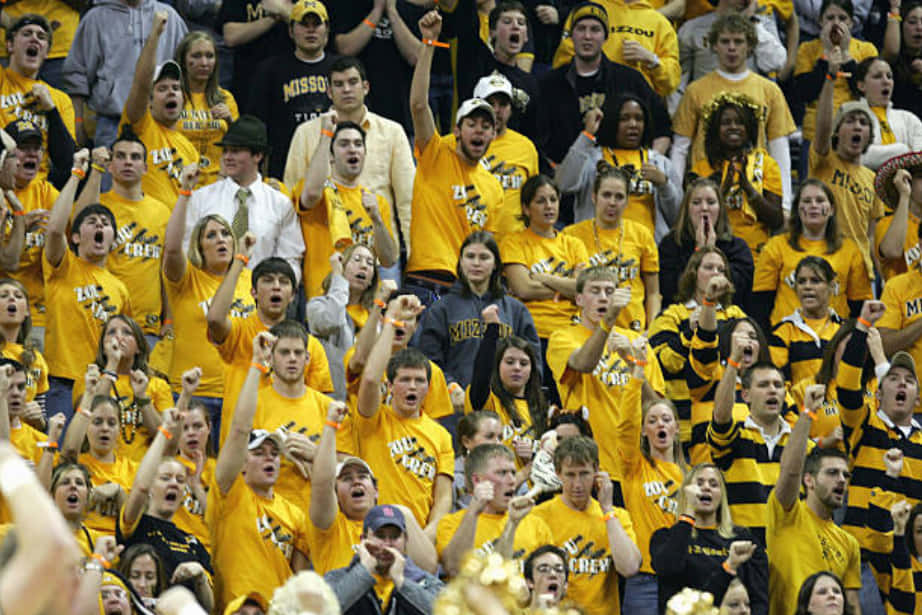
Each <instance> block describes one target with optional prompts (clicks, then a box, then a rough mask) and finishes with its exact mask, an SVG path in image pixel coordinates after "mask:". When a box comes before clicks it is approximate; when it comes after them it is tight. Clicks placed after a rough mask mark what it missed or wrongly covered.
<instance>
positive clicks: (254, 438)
mask: <svg viewBox="0 0 922 615" xmlns="http://www.w3.org/2000/svg"><path fill="white" fill-rule="evenodd" d="M266 440H269V441H271V442H275V445H276V446H277V447H279V448H282V444H283V442H282V436H280V435H279V434H278V433H276V432H274V431H266V430H265V429H254V430H253V431H251V432H250V441H249V443H248V444H247V450H248V451H253V450H256V449H257V448H259V447H260V446H262V443H263V442H265V441H266Z"/></svg>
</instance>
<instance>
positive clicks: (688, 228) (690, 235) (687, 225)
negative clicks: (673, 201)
mask: <svg viewBox="0 0 922 615" xmlns="http://www.w3.org/2000/svg"><path fill="white" fill-rule="evenodd" d="M702 188H710V189H711V190H713V191H714V194H715V195H717V204H718V211H717V222H716V224H714V232H715V233H716V234H717V239H719V240H721V241H730V240H732V239H733V232H732V231H731V230H730V220H729V218H727V206H726V204H725V203H724V197H723V195H722V194H721V193H720V186H718V185H717V182H715V181H714V180H713V179H710V178H708V177H696V178H695V179H693V180H691V181H690V182H688V186H686V188H685V197H684V198H682V205H681V206H680V207H679V216H678V218H676V221H675V226H674V227H673V229H672V230H673V234H674V235H675V243H676V245H677V246H679V247H680V248H681V247H682V244H683V243H684V242H686V241H688V242H691V243H692V244H694V243H695V227H694V226H692V221H691V216H690V215H689V213H688V209H689V207H691V200H692V195H694V193H695V191H696V190H701V189H702Z"/></svg>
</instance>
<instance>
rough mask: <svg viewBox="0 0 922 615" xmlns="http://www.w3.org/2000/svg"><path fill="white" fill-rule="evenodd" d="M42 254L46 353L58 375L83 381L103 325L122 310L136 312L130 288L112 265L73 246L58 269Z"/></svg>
mask: <svg viewBox="0 0 922 615" xmlns="http://www.w3.org/2000/svg"><path fill="white" fill-rule="evenodd" d="M44 254H45V253H44V252H42V255H43V256H42V270H43V273H44V275H45V300H46V303H47V305H48V320H47V322H48V325H47V330H46V331H45V355H46V356H47V358H48V365H49V367H50V368H51V369H52V370H54V372H53V373H51V375H52V376H57V377H59V378H70V379H71V380H82V379H83V375H84V374H85V373H86V366H87V364H88V363H90V362H91V361H92V360H93V359H94V357H96V350H97V346H98V342H99V336H100V335H102V329H103V326H104V325H105V324H106V321H107V320H109V318H110V317H112V316H115V315H116V314H127V315H129V316H130V315H131V314H132V308H131V301H130V299H129V295H128V289H127V288H125V285H124V284H123V283H122V282H121V280H119V279H118V278H116V277H115V276H114V275H112V273H110V272H109V270H107V269H103V268H102V267H97V266H96V265H94V264H93V263H91V262H89V261H86V260H83V259H82V258H79V257H78V256H77V255H76V254H74V252H72V251H71V250H70V248H67V249H65V250H64V256H63V257H62V258H61V262H60V263H59V264H58V266H57V267H55V266H54V265H52V264H51V263H50V262H48V259H47V258H46V257H45V256H44Z"/></svg>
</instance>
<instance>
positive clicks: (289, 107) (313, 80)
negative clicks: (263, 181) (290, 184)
mask: <svg viewBox="0 0 922 615" xmlns="http://www.w3.org/2000/svg"><path fill="white" fill-rule="evenodd" d="M336 57H337V56H331V55H330V54H326V55H324V57H323V59H322V60H318V61H316V62H305V61H304V60H299V59H298V58H296V57H295V55H294V54H293V53H290V54H287V55H284V56H276V57H272V58H269V59H268V60H265V61H263V63H262V64H260V65H259V67H258V68H257V72H256V75H255V76H254V78H253V87H252V93H251V96H250V106H249V113H252V114H253V115H255V116H256V117H258V118H259V119H261V120H262V121H263V122H265V124H266V128H267V129H268V131H269V143H271V144H272V151H271V152H270V153H269V176H270V177H276V178H281V177H282V176H283V175H284V173H285V161H286V160H287V159H288V147H289V145H290V144H291V137H292V135H293V134H294V133H295V129H296V128H297V127H298V125H299V124H301V123H302V122H306V121H308V120H310V119H313V118H315V117H317V116H318V115H320V114H321V113H323V112H324V111H326V110H327V109H329V108H330V103H331V101H330V97H329V96H328V95H327V75H328V74H329V72H330V65H331V64H332V63H333V61H334V60H335V59H336Z"/></svg>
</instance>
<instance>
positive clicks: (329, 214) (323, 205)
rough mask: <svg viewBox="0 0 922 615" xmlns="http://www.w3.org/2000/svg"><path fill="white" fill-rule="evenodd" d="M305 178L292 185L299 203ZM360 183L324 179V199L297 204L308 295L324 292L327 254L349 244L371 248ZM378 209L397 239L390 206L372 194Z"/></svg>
mask: <svg viewBox="0 0 922 615" xmlns="http://www.w3.org/2000/svg"><path fill="white" fill-rule="evenodd" d="M303 188H304V181H303V180H302V181H300V182H298V185H297V186H296V187H295V191H294V194H295V197H294V198H295V200H296V202H298V203H300V196H301V190H303ZM363 191H366V190H365V188H364V187H363V186H354V187H348V186H343V185H342V184H340V183H338V182H335V181H333V179H332V178H331V179H327V183H326V186H325V187H324V189H323V198H322V199H321V201H320V202H318V203H317V204H316V205H315V206H314V207H313V208H311V209H308V210H304V209H302V208H300V207H297V208H296V209H297V211H298V217H299V218H300V219H301V233H302V234H303V235H304V245H305V246H306V247H307V250H306V255H305V259H304V288H305V292H306V293H307V298H308V299H310V298H311V297H317V296H319V295H322V294H323V288H322V287H321V285H322V284H323V279H324V278H325V277H327V275H329V273H330V255H331V254H333V251H334V250H343V249H344V248H345V247H346V246H348V245H349V244H352V243H360V244H362V245H365V246H369V247H371V248H374V246H375V236H374V226H373V225H372V222H371V217H370V216H369V215H368V213H367V212H366V211H365V207H364V205H362V192H363ZM375 196H376V197H377V201H378V211H380V212H381V219H382V220H383V221H384V226H385V227H387V230H388V231H389V232H390V235H391V238H392V239H393V240H394V242H395V243H396V242H397V236H396V235H395V234H394V225H393V223H392V222H391V207H390V205H389V204H388V202H387V200H386V199H385V198H384V197H383V196H381V195H380V194H378V195H375Z"/></svg>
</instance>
